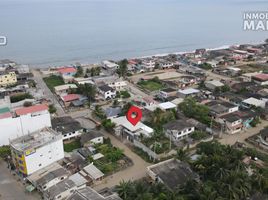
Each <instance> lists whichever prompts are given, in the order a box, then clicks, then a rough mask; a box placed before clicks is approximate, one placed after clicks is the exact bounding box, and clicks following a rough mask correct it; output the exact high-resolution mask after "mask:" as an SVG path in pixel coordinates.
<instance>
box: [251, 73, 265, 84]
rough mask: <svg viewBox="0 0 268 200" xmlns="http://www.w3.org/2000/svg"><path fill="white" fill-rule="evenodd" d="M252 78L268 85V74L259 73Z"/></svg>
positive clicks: (258, 82) (256, 81)
mask: <svg viewBox="0 0 268 200" xmlns="http://www.w3.org/2000/svg"><path fill="white" fill-rule="evenodd" d="M252 80H253V81H254V82H255V83H257V84H259V85H268V74H263V73H262V74H257V75H255V76H253V77H252Z"/></svg>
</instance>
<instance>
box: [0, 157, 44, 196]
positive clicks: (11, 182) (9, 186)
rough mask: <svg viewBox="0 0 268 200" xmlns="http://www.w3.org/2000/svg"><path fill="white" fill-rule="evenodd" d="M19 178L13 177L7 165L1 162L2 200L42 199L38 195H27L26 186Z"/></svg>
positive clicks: (0, 188) (0, 183)
mask: <svg viewBox="0 0 268 200" xmlns="http://www.w3.org/2000/svg"><path fill="white" fill-rule="evenodd" d="M17 180H18V177H17V176H13V175H12V174H11V173H10V171H9V169H8V168H7V164H6V163H5V162H4V161H2V160H0V200H37V199H41V197H40V196H39V195H38V194H37V193H32V194H29V193H26V192H25V186H24V185H22V183H21V182H20V181H17Z"/></svg>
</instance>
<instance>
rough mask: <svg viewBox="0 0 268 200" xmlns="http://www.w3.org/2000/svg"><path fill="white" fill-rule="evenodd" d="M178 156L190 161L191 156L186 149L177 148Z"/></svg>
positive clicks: (182, 159) (181, 159)
mask: <svg viewBox="0 0 268 200" xmlns="http://www.w3.org/2000/svg"><path fill="white" fill-rule="evenodd" d="M176 158H177V159H178V160H180V161H188V160H189V157H188V155H187V153H186V151H185V150H183V149H179V150H177V154H176Z"/></svg>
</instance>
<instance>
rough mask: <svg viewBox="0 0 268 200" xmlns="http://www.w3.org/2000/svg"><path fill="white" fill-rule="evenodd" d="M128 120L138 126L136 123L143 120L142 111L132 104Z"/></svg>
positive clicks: (128, 112)
mask: <svg viewBox="0 0 268 200" xmlns="http://www.w3.org/2000/svg"><path fill="white" fill-rule="evenodd" d="M126 117H127V120H128V121H129V122H130V123H131V124H132V125H133V126H136V124H137V123H138V122H139V121H140V120H141V118H142V111H141V109H139V108H138V107H136V106H131V107H130V108H129V110H128V111H127V115H126Z"/></svg>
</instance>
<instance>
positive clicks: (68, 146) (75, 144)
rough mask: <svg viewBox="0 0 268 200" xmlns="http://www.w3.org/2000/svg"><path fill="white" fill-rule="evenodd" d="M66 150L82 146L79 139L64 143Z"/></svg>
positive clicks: (69, 150)
mask: <svg viewBox="0 0 268 200" xmlns="http://www.w3.org/2000/svg"><path fill="white" fill-rule="evenodd" d="M63 146H64V151H65V152H72V151H73V150H74V149H78V148H80V147H81V144H80V141H79V140H74V141H73V142H70V143H66V144H64V145H63Z"/></svg>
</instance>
